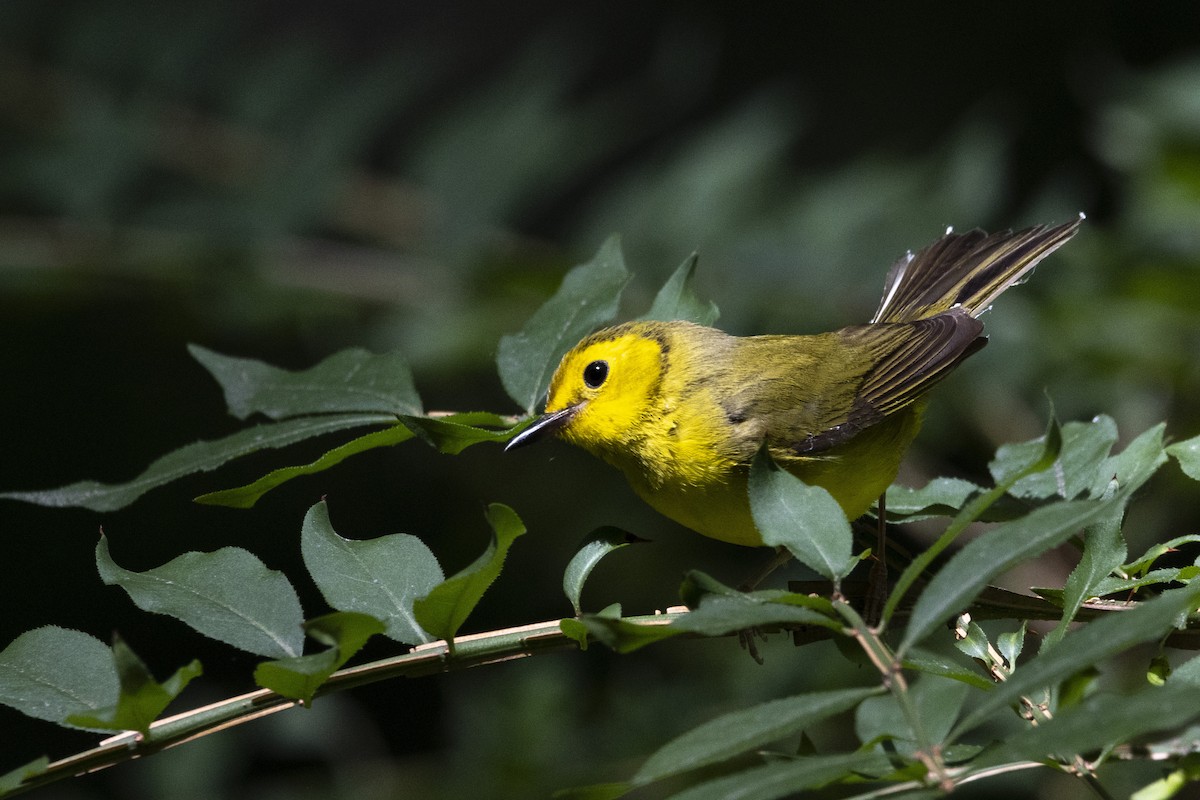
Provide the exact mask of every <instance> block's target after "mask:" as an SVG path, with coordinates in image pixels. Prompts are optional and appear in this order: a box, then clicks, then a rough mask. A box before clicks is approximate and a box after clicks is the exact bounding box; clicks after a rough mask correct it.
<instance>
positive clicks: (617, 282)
mask: <svg viewBox="0 0 1200 800" xmlns="http://www.w3.org/2000/svg"><path fill="white" fill-rule="evenodd" d="M628 282H629V271H628V270H627V269H626V268H625V259H624V257H622V255H621V242H620V239H619V238H618V237H616V236H611V237H609V239H608V240H607V241H605V242H604V244H603V245H601V247H600V251H599V252H598V253H596V255H595V256H594V257H593V258H592V260H591V261H589V262H588V263H586V264H581V265H579V266H577V267H575V268H574V269H572V270H571V271H570V272H568V273H567V275H566V277H565V278H563V282H562V286H560V287H559V289H558V291H557V292H555V294H554V296H553V297H551V298H550V299H549V300H547V301H546V302H545V303H544V304H543V305H542V306H541V308H539V309H538V310H537V311H535V312H534V313H533V316H532V317H530V318H529V321H528V322H526V323H525V327H524V328H522V329H521V332H520V333H515V334H511V335H509V336H505V337H503V338H502V339H501V340H500V349H499V352H498V354H497V356H496V366H497V367H498V368H499V370H500V381H501V383H503V384H504V389H505V391H507V392H508V396H509V397H511V398H512V399H513V400H515V401H516V402H517V404H518V405H519V406H521V408H523V409H525V411H526V413H532V412H533V409H534V407H535V406H536V405H537V404H538V401H539V400H541V398H542V396H543V395H545V394H546V389H547V387H549V385H550V378H551V376H552V375H553V374H554V370H555V369H556V368H557V367H558V362H559V361H561V360H562V357H563V355H565V354H566V352H567V351H568V350H570V349H571V348H572V347H574V346H575V344H576V342H578V341H579V340H580V339H582V338H583V337H584V336H586V335H587V334H589V333H591V332H592V331H593V330H595V329H596V328H597V327H599V326H600V325H603V324H604V323H606V322H609V321H611V320H612V318H613V317H615V316H616V314H617V305H618V303H619V301H620V299H621V292H622V291H623V290H624V289H625V284H626V283H628Z"/></svg>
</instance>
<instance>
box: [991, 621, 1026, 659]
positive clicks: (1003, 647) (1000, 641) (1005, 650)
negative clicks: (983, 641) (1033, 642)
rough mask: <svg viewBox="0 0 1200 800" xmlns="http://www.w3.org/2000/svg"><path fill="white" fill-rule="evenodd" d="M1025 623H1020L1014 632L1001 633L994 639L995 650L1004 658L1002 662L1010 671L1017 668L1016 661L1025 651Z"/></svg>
mask: <svg viewBox="0 0 1200 800" xmlns="http://www.w3.org/2000/svg"><path fill="white" fill-rule="evenodd" d="M1026 625H1027V623H1026V622H1024V621H1022V622H1021V627H1020V628H1018V629H1017V630H1015V631H1010V632H1008V633H1002V634H1000V635H999V636H997V637H996V649H997V650H999V651H1000V655H1002V656H1004V661H1005V663H1006V664H1007V665H1008V668H1009V669H1010V670H1014V669H1016V668H1017V659H1019V658H1020V657H1021V651H1022V650H1024V649H1025V628H1026Z"/></svg>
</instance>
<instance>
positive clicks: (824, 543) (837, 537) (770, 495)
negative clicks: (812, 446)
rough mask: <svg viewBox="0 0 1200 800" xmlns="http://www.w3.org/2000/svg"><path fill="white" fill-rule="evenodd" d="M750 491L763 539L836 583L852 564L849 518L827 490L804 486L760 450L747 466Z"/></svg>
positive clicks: (752, 508) (854, 560) (853, 561)
mask: <svg viewBox="0 0 1200 800" xmlns="http://www.w3.org/2000/svg"><path fill="white" fill-rule="evenodd" d="M749 493H750V509H751V511H752V513H753V514H754V524H755V525H756V526H758V530H759V533H760V534H761V535H762V539H763V544H767V545H771V546H773V547H786V548H787V549H788V550H789V551H790V552H791V554H792V555H793V556H795V557H796V558H797V559H798V560H799V561H800V562H802V563H803V564H804V565H805V566H808V567H810V568H812V569H813V570H815V571H816V572H818V573H819V574H821V575H824V576H825V577H826V578H829V579H830V580H832V581H835V582H836V581H839V580H841V579H842V578H843V577H845V576H846V575H848V574H849V573H850V570H851V569H853V568H854V565H855V564H856V563H857V560H856V559H855V558H854V557H853V556H852V555H851V552H850V551H851V545H852V544H853V535H852V534H851V532H850V523H849V522H847V521H846V514H845V512H843V511H842V507H841V506H840V505H838V503H837V501H836V500H834V499H833V496H832V495H830V494H829V492H827V491H825V490H824V489H822V488H821V487H819V486H808V485H807V484H805V483H804V482H803V481H801V480H800V479H799V478H797V477H795V476H794V475H792V474H791V473H789V472H787V471H785V470H783V469H781V468H780V467H779V466H778V465H776V464H775V463H774V462H773V461H772V460H771V458H770V456H769V455H767V453H766V452H765V451H760V452H759V453H758V455H757V456H756V457H755V459H754V464H753V465H752V466H751V467H750V483H749Z"/></svg>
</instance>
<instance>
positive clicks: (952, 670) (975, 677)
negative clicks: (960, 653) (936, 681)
mask: <svg viewBox="0 0 1200 800" xmlns="http://www.w3.org/2000/svg"><path fill="white" fill-rule="evenodd" d="M904 668H905V669H911V670H916V671H917V672H924V673H925V674H927V675H937V676H939V677H942V678H949V679H951V680H955V681H960V682H962V683H965V684H967V685H968V686H973V687H974V688H976V689H983V690H984V691H990V690H991V689H992V687H993V686H994V685H995V684H993V683H992V681H990V680H988V679H987V678H985V677H983V676H982V675H980V674H979V672H978V671H977V670H975V669H971V668H968V667H965V666H963V665H962V664H959V663H958V662H956V661H951V660H950V659H948V658H946V657H944V656H942V655H939V654H937V653H931V652H929V651H927V650H922V649H920V648H918V647H914V648H913V649H912V650H910V651H909V653H908V655H907V656H906V657H905V659H904Z"/></svg>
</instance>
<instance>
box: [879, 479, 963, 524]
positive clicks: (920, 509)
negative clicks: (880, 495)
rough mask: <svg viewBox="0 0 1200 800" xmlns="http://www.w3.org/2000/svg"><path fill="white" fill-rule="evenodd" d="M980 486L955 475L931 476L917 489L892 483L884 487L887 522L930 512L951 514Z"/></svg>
mask: <svg viewBox="0 0 1200 800" xmlns="http://www.w3.org/2000/svg"><path fill="white" fill-rule="evenodd" d="M982 491H983V489H982V487H980V486H977V485H976V484H974V483H971V482H970V481H964V480H961V479H959V478H934V479H933V480H931V481H930V482H929V483H927V484H925V486H923V487H922V488H920V489H910V488H908V487H907V486H896V485H892V486H889V487H888V490H887V512H888V522H897V523H903V522H917V521H919V520H923V519H928V518H929V517H933V516H952V515H954V514H956V513H957V512H958V510H959V509H961V508H962V507H963V504H964V503H966V502H967V500H968V499H969V498H970V497H971V495H974V494H978V493H980V492H982Z"/></svg>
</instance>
